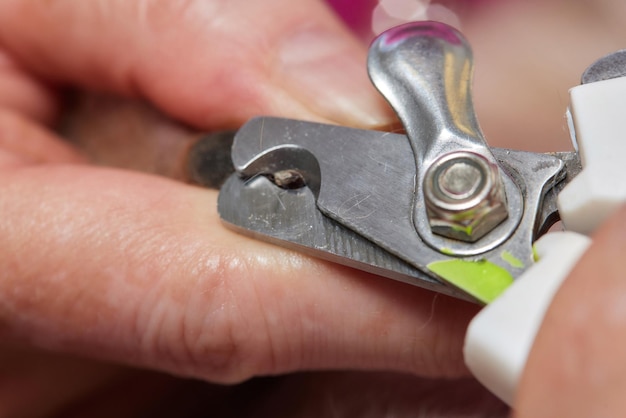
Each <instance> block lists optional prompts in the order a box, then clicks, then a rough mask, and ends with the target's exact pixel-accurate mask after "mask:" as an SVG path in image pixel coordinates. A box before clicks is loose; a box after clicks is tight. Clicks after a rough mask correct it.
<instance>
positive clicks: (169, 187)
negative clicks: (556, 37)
mask: <svg viewBox="0 0 626 418" xmlns="http://www.w3.org/2000/svg"><path fill="white" fill-rule="evenodd" d="M0 45H2V48H3V49H4V52H5V54H6V56H5V59H4V63H3V67H2V68H3V69H2V76H1V77H0V80H2V84H1V87H0V91H1V94H0V100H1V103H2V113H1V114H0V124H1V125H0V126H1V128H0V132H1V134H0V144H1V146H2V153H1V155H0V157H1V169H0V170H1V175H0V195H1V196H2V200H1V201H0V215H1V219H2V221H1V222H0V248H2V252H0V266H1V267H2V268H1V270H0V307H1V310H0V315H1V316H0V318H1V321H2V324H3V327H2V329H1V331H0V332H1V333H2V334H1V335H2V340H3V353H2V355H3V358H4V366H3V367H4V368H5V373H4V374H3V376H4V379H5V382H4V383H5V385H4V387H5V389H4V394H3V396H5V398H6V399H7V401H6V402H5V403H4V408H5V409H4V410H5V415H7V416H9V415H11V416H14V415H22V416H37V415H49V414H51V413H53V412H55V411H56V412H58V411H59V410H61V411H64V412H68V408H70V409H69V411H79V412H74V413H75V414H76V415H80V416H84V415H86V410H88V409H89V406H90V405H89V404H90V403H92V402H93V403H95V405H99V407H102V403H103V402H104V403H106V404H107V405H109V407H110V408H111V409H113V410H115V415H116V416H120V414H121V412H120V410H122V409H126V413H129V414H131V415H132V412H129V410H130V411H132V410H133V407H134V405H135V404H138V405H139V406H136V407H137V408H139V407H143V406H145V404H150V403H152V402H154V398H159V399H161V398H162V397H163V396H164V395H163V394H164V393H168V394H169V393H171V392H170V391H171V387H172V385H174V387H177V386H176V385H177V383H174V380H173V379H172V378H168V377H165V376H163V375H156V374H154V373H150V374H145V373H139V372H135V371H132V370H129V369H127V368H125V367H122V366H114V365H113V364H119V365H124V366H132V367H138V368H146V369H152V370H157V371H161V372H166V373H170V374H173V375H176V376H181V377H192V378H198V379H202V380H206V381H210V382H216V383H236V382H241V381H244V380H246V379H248V378H250V377H253V376H265V375H276V374H283V373H288V372H293V371H301V370H319V369H353V370H354V369H356V370H368V371H401V372H408V373H412V374H415V375H418V376H421V377H422V378H421V379H420V378H415V377H410V378H407V377H406V376H394V377H392V378H391V379H392V380H396V381H397V383H400V384H402V385H403V386H406V385H415V388H414V390H416V392H412V391H408V392H402V393H403V396H404V397H409V399H410V397H411V395H414V394H417V395H419V396H420V398H419V399H420V400H422V399H424V398H428V397H429V396H432V397H434V398H435V399H437V400H438V402H439V403H438V405H440V406H441V405H444V406H445V407H446V408H449V409H450V408H452V406H451V403H450V402H449V400H448V399H446V397H444V396H442V394H446V393H447V392H446V391H445V390H444V388H445V387H447V385H448V383H450V385H451V386H450V388H451V390H456V392H458V391H460V390H461V389H463V388H465V390H464V391H465V392H466V394H465V395H464V396H467V394H474V398H475V399H474V401H476V400H477V401H476V404H477V406H476V407H477V408H478V407H480V410H481V411H483V410H484V408H485V407H486V406H485V405H495V406H493V407H494V408H495V409H499V410H501V406H500V405H499V404H498V403H494V402H493V398H491V397H489V396H486V395H485V393H484V391H481V390H480V389H479V388H478V387H477V386H476V385H475V383H473V382H471V381H460V382H459V383H456V382H440V383H438V386H437V387H438V388H439V390H438V391H437V392H436V393H434V394H433V393H432V392H430V391H429V390H426V391H424V390H423V389H422V388H423V387H424V386H426V385H427V384H429V381H425V380H423V378H426V377H428V378H455V377H458V378H462V377H464V376H466V374H467V372H466V370H465V368H464V366H463V364H462V358H461V350H460V346H461V344H462V339H463V334H464V330H465V327H466V325H467V322H468V320H469V318H470V317H471V316H472V315H473V313H474V312H475V311H476V307H474V306H471V305H469V304H467V303H464V302H460V301H456V300H452V299H449V298H447V297H444V296H436V295H434V294H432V293H430V292H426V291H423V290H420V289H416V288H411V287H407V286H405V285H402V284H398V283H393V282H390V281H389V280H385V279H380V278H378V277H373V276H371V275H367V274H364V273H357V272H355V271H352V270H350V269H346V268H342V267H338V266H335V265H333V264H329V263H325V262H321V261H318V260H312V259H310V258H308V257H305V256H302V255H299V254H296V253H293V252H290V251H287V250H283V249H279V248H276V247H273V246H271V245H267V244H263V243H261V242H257V241H254V240H251V239H247V238H244V237H241V236H239V235H236V234H234V233H232V232H230V231H228V230H226V229H224V228H223V227H222V225H221V223H220V221H219V218H218V216H217V214H216V210H215V207H216V192H214V191H209V190H205V189H199V188H196V187H191V186H188V185H184V184H182V183H180V182H176V181H171V180H168V179H165V178H161V177H157V176H153V175H146V174H141V173H136V172H131V171H128V170H119V169H110V168H103V167H96V166H93V165H90V164H89V157H88V156H87V157H85V156H84V155H81V153H80V152H78V151H77V150H76V149H74V148H72V147H71V146H70V145H68V143H67V142H65V141H63V140H62V139H61V138H59V137H58V136H57V135H56V134H55V133H53V132H52V131H51V130H50V129H49V128H46V126H47V127H50V126H52V125H53V124H54V123H55V121H56V117H57V115H58V114H59V113H62V112H63V109H62V104H63V103H62V101H60V100H59V96H57V95H56V93H55V90H53V89H51V86H52V87H53V88H55V87H56V88H62V87H66V86H70V87H74V88H77V89H84V90H98V91H105V92H108V93H111V94H116V95H121V96H127V97H135V98H139V99H143V100H146V101H149V102H150V103H152V104H153V105H154V106H156V107H158V108H159V109H160V110H161V111H162V112H164V113H167V114H168V115H170V116H171V117H173V118H175V119H176V120H178V121H182V122H184V123H186V124H189V125H191V126H193V127H195V128H197V129H202V130H208V131H211V130H219V129H224V128H233V127H236V126H238V125H239V124H241V123H243V122H244V121H245V120H246V119H248V118H249V117H252V116H254V115H257V114H278V115H281V116H287V117H294V118H300V119H314V120H323V121H333V122H336V123H343V124H347V125H358V126H377V125H381V124H384V123H387V122H388V121H389V117H388V110H387V108H386V106H385V105H384V104H382V102H381V99H380V98H379V96H378V94H376V93H375V92H374V91H373V88H372V87H371V86H370V84H369V82H368V81H367V77H366V75H365V72H364V71H365V70H364V65H363V63H364V61H365V59H364V47H363V46H362V45H361V44H360V43H359V42H358V41H356V40H355V39H354V38H353V37H352V36H351V35H350V33H349V32H348V31H347V30H346V29H345V28H344V27H343V26H342V25H341V24H340V22H338V20H337V19H336V18H335V17H334V16H333V15H332V13H331V12H330V11H329V10H328V9H327V8H326V6H325V5H324V4H322V3H320V2H318V1H315V0H304V1H299V2H297V3H295V2H290V1H287V0H267V1H263V2H261V1H258V2H250V1H244V0H240V1H235V0H230V1H218V0H215V1H186V2H182V1H156V0H155V1H152V2H128V1H121V0H120V1H109V2H106V1H102V2H73V1H56V2H53V3H50V2H43V1H28V2H24V1H21V0H15V1H10V0H7V1H3V2H2V3H0ZM125 140H126V141H128V143H129V146H132V144H131V142H133V141H134V137H131V136H129V137H128V138H125ZM161 145H162V144H161V143H156V144H147V147H150V146H151V147H153V148H158V147H160V146H161ZM161 155H162V154H161ZM170 158H176V156H175V155H172V156H170ZM39 350H43V351H39ZM74 356H77V357H74ZM81 357H82V358H88V359H97V360H99V361H100V362H96V363H94V362H92V361H88V360H81V359H80V358H81ZM146 373H147V372H146ZM373 377H374V376H373V375H372V378H373ZM380 378H381V379H382V380H381V381H382V382H383V384H385V385H388V384H389V382H390V380H389V379H390V377H389V376H388V375H383V376H381V377H380ZM295 379H296V381H297V379H298V378H297V377H296V378H295ZM300 379H301V380H300V384H299V386H298V385H297V384H296V385H294V388H296V387H306V385H307V384H308V383H307V382H308V381H309V379H308V378H305V379H304V380H302V378H300ZM312 379H317V383H320V381H321V383H325V384H326V385H327V387H329V388H333V387H338V386H340V385H343V386H346V383H345V382H353V383H354V382H358V381H359V380H360V379H361V378H359V379H356V380H355V378H352V380H350V378H349V377H348V378H346V380H343V383H341V382H342V381H341V379H331V378H324V377H323V376H322V377H319V378H318V377H315V378H312ZM57 381H58V384H56V385H54V386H53V387H51V383H50V382H57ZM129 382H131V383H133V385H131V384H130V383H129ZM333 382H339V383H333ZM144 385H147V386H144ZM349 385H352V384H349ZM355 385H356V383H355ZM137 386H140V387H141V388H142V389H144V388H147V389H145V390H140V389H138V388H137ZM360 386H366V385H365V384H361V385H360ZM455 388H456V389H455ZM468 388H469V389H468ZM107 390H108V391H109V392H107ZM208 390H211V391H212V392H215V393H218V394H220V393H222V394H223V392H224V391H225V390H226V389H224V388H223V387H218V386H214V385H212V386H208V387H206V388H204V389H203V390H202V391H201V394H202V396H203V397H204V398H205V399H206V398H207V397H208V398H211V397H210V396H208V395H207V393H208ZM220 391H221V392H220ZM420 391H421V392H420ZM101 392H104V395H99V396H104V397H103V398H98V397H97V396H95V395H94V394H95V393H98V394H100V393H101ZM137 392H139V393H137ZM234 393H239V392H234ZM283 393H293V392H289V391H288V392H283ZM359 393H372V394H378V395H382V394H381V393H380V391H379V389H377V388H376V387H375V386H370V387H369V389H368V390H364V391H363V392H359ZM433 395H434V396H433ZM464 396H463V397H461V399H465V397H464ZM183 398H184V397H183ZM224 398H225V399H229V400H232V398H229V397H228V396H224ZM397 398H398V393H395V392H394V393H387V394H385V395H384V396H380V399H381V400H380V401H379V402H380V403H379V405H385V404H386V402H390V400H391V399H395V400H396V401H395V403H394V404H398V400H397ZM103 399H104V400H103ZM113 399H118V402H120V403H115V402H113ZM119 399H123V400H124V401H120V400H119ZM211 399H213V398H211ZM35 400H37V402H35ZM78 400H81V401H82V402H84V403H81V404H77V402H78ZM98 400H99V401H100V403H98V402H97V401H98ZM187 400H188V399H187ZM483 400H485V402H483ZM9 401H10V402H9ZM416 401H417V399H413V400H412V402H416ZM374 402H375V400H374V397H373V396H372V399H371V404H369V405H367V406H368V408H367V410H369V411H371V410H373V404H374ZM157 404H158V402H157ZM209 404H210V402H209ZM68 405H71V406H68ZM77 405H78V406H77ZM472 405H473V404H472V403H469V402H465V403H464V404H463V405H461V406H462V407H464V408H466V409H469V408H470V407H471V406H472ZM213 406H215V405H213ZM361 407H362V406H361ZM419 407H421V408H423V407H424V403H421V404H420V406H419ZM72 408H77V409H74V410H73V409H72ZM81 408H82V409H81ZM116 408H118V409H116ZM91 412H94V411H91ZM95 412H97V411H95ZM111 415H113V414H111Z"/></svg>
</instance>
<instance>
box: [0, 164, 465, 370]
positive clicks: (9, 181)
mask: <svg viewBox="0 0 626 418" xmlns="http://www.w3.org/2000/svg"><path fill="white" fill-rule="evenodd" d="M0 195H1V196H2V199H1V200H0V218H1V219H3V220H7V221H3V222H0V248H2V251H0V266H2V269H1V270H0V322H1V323H2V324H3V326H2V328H1V329H0V335H1V336H2V338H4V339H19V340H22V341H27V342H29V343H32V344H35V345H38V346H42V347H45V348H49V349H54V350H61V351H66V352H73V353H79V354H81V355H87V356H96V357H100V358H106V359H111V360H116V361H121V362H126V363H130V364H137V365H144V366H150V367H153V368H157V369H161V370H167V371H170V372H173V373H177V374H182V375H191V376H198V377H204V378H208V379H211V380H216V381H224V382H232V381H238V380H241V379H244V378H247V377H249V376H251V375H257V374H268V373H270V374H271V373H279V372H284V371H289V370H296V369H311V368H333V367H341V368H368V369H394V370H403V371H407V372H408V371H411V372H417V373H420V374H424V375H456V374H462V373H465V369H464V367H463V366H462V359H461V354H460V346H461V343H462V338H463V334H464V331H465V326H466V324H467V322H468V320H469V318H470V317H471V315H472V314H473V313H474V312H475V307H474V306H472V305H469V304H465V303H462V302H459V301H455V300H452V299H449V298H446V297H443V296H439V297H437V296H435V295H434V294H432V293H431V292H427V291H421V290H420V289H414V288H411V287H410V286H407V285H403V284H397V283H393V282H391V281H389V280H387V279H382V278H378V277H373V276H368V275H365V274H362V273H358V272H355V271H353V270H350V269H347V268H340V267H337V266H335V265H331V264H328V263H324V262H321V261H316V260H312V259H309V258H307V257H305V256H301V255H299V254H296V253H292V252H289V251H286V250H281V249H278V248H276V247H273V246H270V245H266V244H263V243H260V242H258V241H254V240H248V239H244V238H242V237H241V236H239V235H236V234H234V233H232V232H230V231H228V230H226V229H224V228H223V227H222V226H221V224H220V221H219V219H218V216H217V214H216V210H215V207H216V193H214V192H210V191H207V190H202V189H199V188H194V187H191V186H185V185H181V184H179V183H176V182H173V181H170V180H166V179H160V178H156V177H151V176H146V175H142V174H133V173H131V172H124V171H121V170H111V169H97V168H88V167H87V166H71V165H67V166H54V167H53V166H49V165H48V166H31V167H27V168H20V169H11V170H9V169H5V170H3V172H2V174H1V175H0Z"/></svg>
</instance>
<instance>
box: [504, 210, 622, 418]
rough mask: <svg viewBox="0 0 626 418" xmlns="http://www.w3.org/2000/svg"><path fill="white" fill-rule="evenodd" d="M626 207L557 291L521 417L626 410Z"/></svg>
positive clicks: (522, 395)
mask: <svg viewBox="0 0 626 418" xmlns="http://www.w3.org/2000/svg"><path fill="white" fill-rule="evenodd" d="M625 216H626V207H624V208H622V209H621V210H620V212H619V213H617V214H616V215H615V216H614V217H613V218H612V219H611V220H610V221H609V222H607V224H606V225H605V226H604V227H603V228H602V229H601V230H600V231H599V232H598V233H597V234H596V235H595V236H594V240H593V244H592V246H591V248H590V249H589V250H588V251H587V253H586V254H585V256H584V257H583V258H582V259H581V261H580V263H579V264H578V266H576V268H575V270H574V271H573V272H572V274H571V275H570V277H569V278H568V279H567V280H566V281H565V283H564V284H563V286H562V288H561V289H560V290H559V292H558V293H557V295H556V297H555V299H554V301H553V302H552V305H551V306H550V308H549V310H548V313H547V315H546V317H545V319H544V321H543V324H542V326H541V329H540V331H539V333H538V335H537V338H536V340H535V343H534V345H533V348H532V351H531V353H530V356H529V359H528V364H527V366H526V369H525V371H524V374H523V377H522V381H521V383H520V388H519V393H518V397H517V401H516V403H517V411H518V412H517V416H518V417H533V418H537V417H617V416H622V415H623V414H624V410H626V398H625V397H624V392H625V391H626V361H625V360H624V352H626V304H625V303H624V298H625V297H626V281H625V280H624V254H626V240H625V239H624V237H625V236H626V223H624V217H625Z"/></svg>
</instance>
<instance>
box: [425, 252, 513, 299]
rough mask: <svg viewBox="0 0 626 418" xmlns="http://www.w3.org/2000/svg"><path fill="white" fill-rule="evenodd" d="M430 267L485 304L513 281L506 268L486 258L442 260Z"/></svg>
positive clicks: (429, 267) (431, 264)
mask: <svg viewBox="0 0 626 418" xmlns="http://www.w3.org/2000/svg"><path fill="white" fill-rule="evenodd" d="M427 267H428V269H429V270H430V271H432V272H433V273H435V274H437V275H438V276H439V277H441V278H442V279H444V280H446V281H447V282H449V283H451V284H453V285H455V286H456V287H458V288H459V289H461V290H463V291H465V292H467V293H468V294H470V295H471V296H473V297H475V298H476V299H477V300H479V301H480V302H483V303H485V304H487V303H490V302H492V301H494V300H495V299H496V298H497V297H498V296H499V295H500V294H501V293H502V292H504V290H505V289H506V288H507V287H509V285H511V283H513V276H511V273H509V272H508V271H507V270H506V269H504V268H502V267H500V266H498V265H496V264H494V263H492V262H490V261H486V260H480V261H466V260H442V261H435V262H433V263H430V264H429V265H428V266H427Z"/></svg>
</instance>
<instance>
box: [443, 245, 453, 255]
mask: <svg viewBox="0 0 626 418" xmlns="http://www.w3.org/2000/svg"><path fill="white" fill-rule="evenodd" d="M441 252H442V253H443V254H445V255H454V251H452V249H451V248H447V247H444V248H442V249H441Z"/></svg>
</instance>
